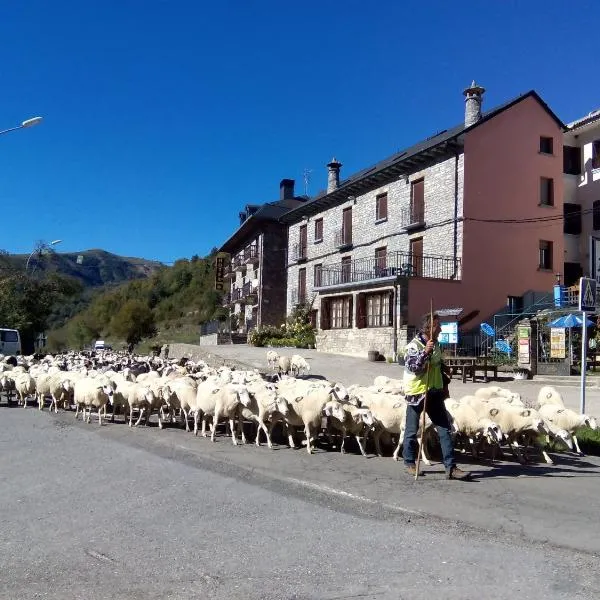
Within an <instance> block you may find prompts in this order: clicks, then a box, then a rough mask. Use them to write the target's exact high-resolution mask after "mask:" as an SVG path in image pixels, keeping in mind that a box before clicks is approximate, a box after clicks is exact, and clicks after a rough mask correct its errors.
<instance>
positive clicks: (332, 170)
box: [327, 156, 342, 194]
mask: <svg viewBox="0 0 600 600" xmlns="http://www.w3.org/2000/svg"><path fill="white" fill-rule="evenodd" d="M341 168H342V163H341V162H338V161H337V160H336V159H335V156H334V157H333V158H332V159H331V162H330V163H329V164H328V165H327V170H328V171H329V172H328V174H327V193H328V194H331V192H333V191H335V190H337V189H338V188H339V187H340V169H341Z"/></svg>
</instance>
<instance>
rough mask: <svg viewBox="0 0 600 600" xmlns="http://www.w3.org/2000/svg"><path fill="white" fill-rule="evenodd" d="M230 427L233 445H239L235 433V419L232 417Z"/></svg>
mask: <svg viewBox="0 0 600 600" xmlns="http://www.w3.org/2000/svg"><path fill="white" fill-rule="evenodd" d="M229 428H230V429H231V439H232V441H233V445H234V446H237V445H238V442H237V437H236V435H235V419H232V418H230V419H229Z"/></svg>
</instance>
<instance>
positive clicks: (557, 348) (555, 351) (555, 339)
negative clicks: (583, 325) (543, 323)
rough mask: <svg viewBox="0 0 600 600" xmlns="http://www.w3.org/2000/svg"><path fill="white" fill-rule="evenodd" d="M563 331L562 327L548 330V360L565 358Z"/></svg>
mask: <svg viewBox="0 0 600 600" xmlns="http://www.w3.org/2000/svg"><path fill="white" fill-rule="evenodd" d="M565 341H566V340H565V330H564V329H563V328H562V327H551V328H550V358H565V357H566V352H565Z"/></svg>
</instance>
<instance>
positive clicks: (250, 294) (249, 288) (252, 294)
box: [241, 282, 258, 306]
mask: <svg viewBox="0 0 600 600" xmlns="http://www.w3.org/2000/svg"><path fill="white" fill-rule="evenodd" d="M241 299H242V301H243V302H244V303H245V304H248V305H250V306H254V305H255V304H258V290H257V288H255V287H254V286H253V285H252V284H251V283H250V282H247V283H245V284H244V285H243V286H242V289H241Z"/></svg>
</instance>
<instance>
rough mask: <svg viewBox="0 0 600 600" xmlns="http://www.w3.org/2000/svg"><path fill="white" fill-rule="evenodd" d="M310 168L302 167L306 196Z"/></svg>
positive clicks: (306, 193) (305, 193)
mask: <svg viewBox="0 0 600 600" xmlns="http://www.w3.org/2000/svg"><path fill="white" fill-rule="evenodd" d="M311 173H312V169H304V173H303V175H304V195H305V196H308V184H309V183H310V174H311Z"/></svg>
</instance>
